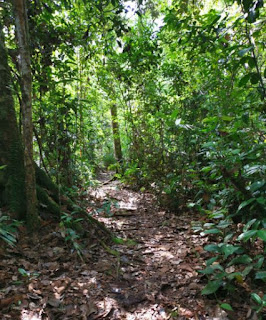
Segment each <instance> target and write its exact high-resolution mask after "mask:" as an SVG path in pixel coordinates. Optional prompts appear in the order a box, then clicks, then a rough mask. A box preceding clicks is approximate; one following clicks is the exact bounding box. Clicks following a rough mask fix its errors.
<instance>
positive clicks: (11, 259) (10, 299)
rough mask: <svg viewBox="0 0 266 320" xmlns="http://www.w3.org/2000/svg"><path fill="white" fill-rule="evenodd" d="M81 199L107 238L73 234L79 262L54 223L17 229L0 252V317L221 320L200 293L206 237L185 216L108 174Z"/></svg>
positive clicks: (24, 319)
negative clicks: (14, 240) (11, 244)
mask: <svg viewBox="0 0 266 320" xmlns="http://www.w3.org/2000/svg"><path fill="white" fill-rule="evenodd" d="M83 203H84V204H86V205H87V211H88V212H90V213H91V214H92V215H93V216H94V217H95V218H97V219H98V220H100V221H102V222H104V223H105V224H106V226H108V227H109V228H110V229H111V230H112V232H113V233H114V235H115V238H114V242H112V243H111V244H109V246H107V245H104V244H102V245H99V243H98V242H96V241H93V240H92V238H90V239H87V238H84V239H77V243H80V244H82V245H83V246H84V245H85V246H84V247H83V249H82V253H83V260H81V259H80V258H79V257H78V255H77V253H76V251H74V250H73V245H69V244H68V243H66V242H65V239H64V236H63V233H64V232H65V231H64V229H63V230H62V227H61V226H58V224H55V223H52V224H46V223H44V225H43V226H42V227H41V228H40V232H39V233H38V235H37V236H36V237H35V238H34V240H33V239H32V237H29V236H27V235H26V233H23V230H22V231H21V235H20V239H19V241H18V244H17V246H16V248H10V249H8V250H7V251H6V252H4V253H3V252H2V253H1V252H0V255H1V260H0V319H1V320H7V319H12V320H16V319H22V320H54V319H63V320H64V319H66V320H67V319H81V320H96V319H109V320H115V319H121V320H122V319H126V320H135V319H140V320H144V319H146V320H164V319H173V320H174V319H179V320H185V319H195V320H207V319H208V320H226V319H228V318H227V317H226V315H225V313H224V312H223V311H221V310H220V309H219V308H217V307H216V303H215V302H214V301H211V300H210V301H208V299H206V298H204V297H202V296H201V294H200V291H201V289H202V288H203V286H204V284H203V283H201V277H202V276H201V275H200V274H199V273H198V270H199V269H200V268H202V265H203V259H204V258H206V256H205V254H206V253H205V252H204V250H203V246H204V245H205V243H207V241H208V239H207V237H206V236H205V237H202V236H200V235H196V234H194V233H193V232H192V231H191V220H192V216H191V214H189V213H188V212H184V213H180V214H178V215H175V214H173V213H167V212H166V211H164V210H162V209H160V208H159V207H158V205H157V204H156V199H155V198H154V196H153V195H151V194H150V193H146V192H145V193H142V192H134V191H132V190H129V189H127V188H125V187H124V186H123V185H122V184H121V183H120V182H119V181H116V180H112V179H110V176H109V174H102V175H101V176H100V177H99V186H98V187H97V188H94V189H90V190H88V193H87V196H86V197H85V199H84V201H83ZM197 218H198V217H196V215H194V214H193V219H197ZM83 227H84V228H85V224H84V226H83ZM121 239H123V240H121ZM235 319H236V318H235ZM238 319H240V318H238ZM243 319H244V317H243Z"/></svg>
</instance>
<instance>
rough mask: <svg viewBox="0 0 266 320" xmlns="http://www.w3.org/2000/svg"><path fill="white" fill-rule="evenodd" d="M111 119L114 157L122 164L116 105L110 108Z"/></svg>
mask: <svg viewBox="0 0 266 320" xmlns="http://www.w3.org/2000/svg"><path fill="white" fill-rule="evenodd" d="M111 117H112V128H113V139H114V149H115V157H116V160H117V161H118V162H119V163H122V160H123V155H122V148H121V140H120V132H119V123H118V119H117V105H116V104H113V105H112V106H111Z"/></svg>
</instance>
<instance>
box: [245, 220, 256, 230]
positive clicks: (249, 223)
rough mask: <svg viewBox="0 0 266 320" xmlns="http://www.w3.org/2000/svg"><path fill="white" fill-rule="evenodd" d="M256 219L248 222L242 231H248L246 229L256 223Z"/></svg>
mask: <svg viewBox="0 0 266 320" xmlns="http://www.w3.org/2000/svg"><path fill="white" fill-rule="evenodd" d="M256 221H257V219H252V220H250V221H248V223H247V224H246V225H245V226H244V228H243V231H244V232H246V231H248V229H249V228H250V227H251V226H252V225H253V223H254V222H256Z"/></svg>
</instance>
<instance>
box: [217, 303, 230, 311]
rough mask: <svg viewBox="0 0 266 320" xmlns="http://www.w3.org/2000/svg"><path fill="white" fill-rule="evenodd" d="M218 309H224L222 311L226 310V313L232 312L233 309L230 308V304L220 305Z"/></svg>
mask: <svg viewBox="0 0 266 320" xmlns="http://www.w3.org/2000/svg"><path fill="white" fill-rule="evenodd" d="M220 308H222V309H224V310H228V311H233V308H232V307H231V305H230V304H228V303H222V304H220Z"/></svg>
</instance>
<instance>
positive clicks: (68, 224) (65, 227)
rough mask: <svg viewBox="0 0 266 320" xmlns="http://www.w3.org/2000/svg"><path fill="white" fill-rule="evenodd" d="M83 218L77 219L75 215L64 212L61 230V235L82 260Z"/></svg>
mask: <svg viewBox="0 0 266 320" xmlns="http://www.w3.org/2000/svg"><path fill="white" fill-rule="evenodd" d="M82 221H83V218H76V217H75V213H74V212H73V213H71V214H69V213H66V212H63V213H62V215H61V222H60V230H61V235H62V236H63V238H64V239H65V241H66V242H69V243H70V244H71V246H72V248H73V249H74V250H75V251H76V252H77V254H78V255H79V257H80V258H81V259H82V246H81V244H80V241H79V240H80V238H81V233H82V230H81V229H82V227H81V225H80V223H81V222H82Z"/></svg>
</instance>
